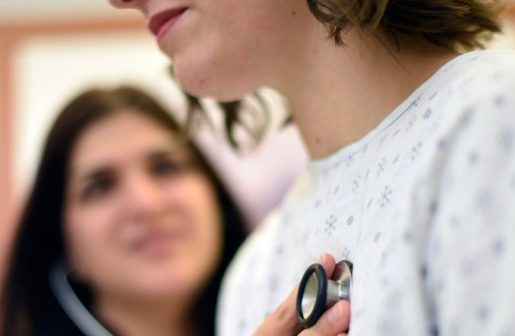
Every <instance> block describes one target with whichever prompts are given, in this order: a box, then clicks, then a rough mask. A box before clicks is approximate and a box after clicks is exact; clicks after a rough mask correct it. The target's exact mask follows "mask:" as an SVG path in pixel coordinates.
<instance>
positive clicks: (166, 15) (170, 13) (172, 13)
mask: <svg viewBox="0 0 515 336" xmlns="http://www.w3.org/2000/svg"><path fill="white" fill-rule="evenodd" d="M187 10H188V8H187V7H180V8H171V9H168V10H164V11H162V12H160V13H157V14H155V15H153V16H152V17H150V20H149V22H148V28H149V29H150V30H151V31H152V33H153V34H154V35H155V36H156V37H157V39H158V40H161V39H162V38H163V36H164V35H165V34H166V32H167V31H168V30H170V28H172V27H173V26H174V24H175V23H176V22H177V21H178V20H179V19H180V17H181V16H182V14H184V12H186V11H187Z"/></svg>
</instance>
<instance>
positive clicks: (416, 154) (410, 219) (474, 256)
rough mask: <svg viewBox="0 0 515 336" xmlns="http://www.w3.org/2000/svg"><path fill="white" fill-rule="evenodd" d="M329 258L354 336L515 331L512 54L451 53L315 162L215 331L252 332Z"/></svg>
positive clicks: (232, 286) (251, 255)
mask: <svg viewBox="0 0 515 336" xmlns="http://www.w3.org/2000/svg"><path fill="white" fill-rule="evenodd" d="M324 252H330V253H332V254H333V255H334V256H335V258H336V259H337V260H340V259H349V260H351V261H352V262H353V264H354V287H353V289H352V293H351V300H352V316H351V328H350V334H349V335H350V336H374V335H378V336H379V335H380V336H389V335H392V336H403V335H406V336H418V335H420V336H424V335H428V336H429V335H431V336H434V335H443V336H460V335H488V336H515V53H512V52H507V51H506V52H499V51H496V52H494V51H478V52H472V53H468V54H465V55H462V56H460V57H458V58H456V59H454V60H453V61H451V62H449V63H448V64H446V65H445V66H443V67H442V68H441V69H440V70H439V71H438V72H437V73H436V74H434V75H433V76H432V77H431V78H430V79H429V80H428V81H427V82H425V83H424V84H423V85H422V86H421V87H419V88H418V89H417V90H416V91H415V92H414V93H413V94H412V95H411V96H410V97H409V98H408V99H407V100H406V101H405V102H403V103H402V104H401V105H400V106H399V107H398V108H397V109H396V110H395V111H393V112H392V113H391V114H390V115H389V116H388V117H387V118H386V119H385V120H384V121H383V122H382V123H381V124H380V125H379V126H378V127H376V128H375V129H374V130H373V131H372V132H370V133H369V134H368V135H366V136H365V137H364V138H363V139H361V140H359V141H358V142H356V143H354V144H352V145H350V146H347V147H345V148H343V149H341V150H340V151H339V152H337V153H335V154H334V155H332V156H330V157H328V158H326V159H323V160H320V161H314V162H310V163H309V164H308V167H307V168H306V170H305V172H304V174H303V175H302V176H301V177H300V178H299V180H298V181H297V183H296V184H295V186H294V187H293V189H292V190H291V192H290V194H289V196H288V197H287V199H286V200H285V201H284V202H283V204H282V205H281V206H280V207H279V208H278V209H277V210H276V211H275V212H274V213H273V214H271V215H270V216H269V217H268V220H267V221H266V222H265V223H264V224H263V225H262V226H261V227H259V228H258V229H257V230H256V232H255V233H254V234H253V235H252V236H251V237H250V239H249V240H248V241H247V242H246V244H245V245H244V247H243V248H242V250H241V251H240V252H239V253H238V255H237V258H236V259H235V261H234V263H233V265H232V266H231V268H230V270H229V272H228V275H227V277H226V279H225V281H224V285H223V291H222V297H221V303H220V305H219V315H218V334H219V335H221V336H246V335H251V334H252V332H253V331H254V330H255V329H256V328H257V326H258V325H259V324H260V323H261V322H262V321H263V320H264V318H265V317H266V316H267V315H268V314H270V313H271V312H273V311H274V310H275V308H276V307H277V306H278V305H279V303H281V302H282V301H283V300H284V298H285V297H286V296H287V294H288V293H289V292H290V291H291V290H292V288H293V287H294V285H295V284H296V283H297V282H298V281H299V280H300V277H301V276H302V274H303V272H304V270H305V268H306V267H307V266H308V265H310V264H311V263H313V262H315V261H316V260H317V258H318V257H319V256H320V255H321V254H322V253H324Z"/></svg>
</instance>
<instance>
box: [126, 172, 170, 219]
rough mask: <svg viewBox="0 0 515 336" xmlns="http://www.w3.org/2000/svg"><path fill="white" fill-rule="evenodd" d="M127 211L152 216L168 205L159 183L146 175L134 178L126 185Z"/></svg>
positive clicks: (137, 214) (140, 215) (142, 215)
mask: <svg viewBox="0 0 515 336" xmlns="http://www.w3.org/2000/svg"><path fill="white" fill-rule="evenodd" d="M125 192H126V198H125V200H126V202H127V203H126V204H127V211H128V212H130V213H131V214H132V215H134V216H136V217H138V218H140V217H149V216H150V217H152V216H155V215H157V214H159V213H160V212H161V211H163V209H164V208H165V207H166V204H165V203H166V198H167V197H166V196H165V192H164V190H163V188H162V187H160V185H159V183H156V181H153V180H152V179H148V178H146V177H143V176H141V177H138V178H133V179H132V180H131V181H130V182H129V183H128V184H127V186H126V189H125Z"/></svg>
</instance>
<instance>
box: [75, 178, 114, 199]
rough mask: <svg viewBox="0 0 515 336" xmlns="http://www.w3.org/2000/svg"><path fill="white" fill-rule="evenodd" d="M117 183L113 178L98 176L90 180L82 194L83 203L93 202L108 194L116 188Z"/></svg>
mask: <svg viewBox="0 0 515 336" xmlns="http://www.w3.org/2000/svg"><path fill="white" fill-rule="evenodd" d="M115 184H116V181H115V178H114V177H113V176H108V175H103V176H97V177H95V178H93V179H92V180H90V181H89V182H88V183H87V184H86V186H85V187H84V188H83V190H82V192H81V195H80V196H81V199H82V200H83V201H93V200H95V199H99V198H101V197H102V196H104V195H106V194H108V193H109V192H110V191H111V190H112V189H113V188H114V187H115Z"/></svg>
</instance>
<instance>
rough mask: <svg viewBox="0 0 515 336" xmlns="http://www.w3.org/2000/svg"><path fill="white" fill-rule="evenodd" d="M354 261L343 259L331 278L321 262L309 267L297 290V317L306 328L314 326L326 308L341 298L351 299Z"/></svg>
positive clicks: (336, 266)
mask: <svg viewBox="0 0 515 336" xmlns="http://www.w3.org/2000/svg"><path fill="white" fill-rule="evenodd" d="M351 289H352V263H351V262H350V261H348V260H343V261H340V262H338V263H337V264H336V265H335V268H334V272H333V276H332V277H331V278H330V279H329V278H328V277H327V274H326V272H325V270H324V268H323V267H322V265H320V264H313V265H311V266H309V267H308V269H307V270H306V271H305V272H304V275H303V276H302V280H301V281H300V286H299V291H298V292H297V304H296V310H297V319H298V321H299V322H300V323H301V324H302V325H303V326H304V327H306V328H309V327H311V326H313V325H314V324H315V323H316V322H317V321H318V319H319V318H320V316H322V314H323V313H324V311H325V310H326V309H328V308H329V307H331V306H332V305H334V304H335V303H336V302H337V301H339V300H347V301H350V292H351Z"/></svg>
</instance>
